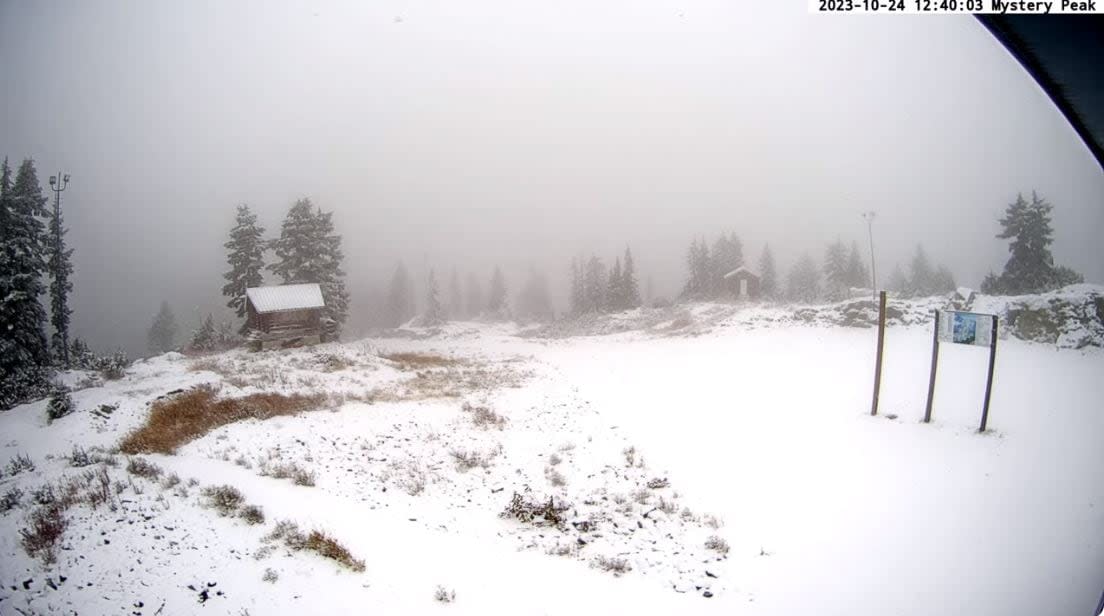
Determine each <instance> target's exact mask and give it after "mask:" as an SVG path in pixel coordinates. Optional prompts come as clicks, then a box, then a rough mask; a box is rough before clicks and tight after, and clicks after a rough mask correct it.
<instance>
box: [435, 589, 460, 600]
mask: <svg viewBox="0 0 1104 616" xmlns="http://www.w3.org/2000/svg"><path fill="white" fill-rule="evenodd" d="M433 599H434V600H435V601H437V602H438V603H452V602H453V601H456V591H455V590H449V589H447V588H445V587H444V586H438V587H437V590H435V591H433Z"/></svg>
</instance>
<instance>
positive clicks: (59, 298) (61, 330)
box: [46, 178, 73, 369]
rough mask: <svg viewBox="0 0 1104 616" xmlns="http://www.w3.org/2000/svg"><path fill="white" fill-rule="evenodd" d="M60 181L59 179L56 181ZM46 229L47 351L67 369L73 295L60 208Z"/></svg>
mask: <svg viewBox="0 0 1104 616" xmlns="http://www.w3.org/2000/svg"><path fill="white" fill-rule="evenodd" d="M58 181H61V178H58ZM49 219H50V223H49V224H50V228H49V231H48V232H47V234H46V254H47V255H49V257H48V258H49V260H48V261H47V263H46V269H47V271H49V273H50V325H52V326H53V328H54V334H53V336H52V337H51V338H50V347H51V349H52V350H53V354H54V357H55V358H56V359H57V360H58V361H59V362H60V363H61V365H62V366H64V367H65V368H66V369H68V368H69V364H70V362H69V317H70V316H71V315H72V314H73V310H72V309H70V308H69V294H70V293H71V292H72V291H73V283H72V282H71V281H70V279H69V278H70V276H72V274H73V262H72V256H73V250H72V249H71V248H66V244H65V234H66V233H68V232H69V230H68V229H66V228H65V221H64V217H63V216H62V213H61V208H55V209H54V210H53V211H51V212H50V217H49Z"/></svg>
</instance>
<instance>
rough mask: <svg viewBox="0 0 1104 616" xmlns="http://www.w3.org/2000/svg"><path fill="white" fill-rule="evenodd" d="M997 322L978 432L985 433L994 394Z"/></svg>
mask: <svg viewBox="0 0 1104 616" xmlns="http://www.w3.org/2000/svg"><path fill="white" fill-rule="evenodd" d="M997 321H998V317H996V316H994V317H993V336H992V340H990V341H989V375H988V376H987V377H986V379H985V403H984V405H983V406H982V407H981V427H980V428H978V432H985V425H986V424H987V423H989V395H990V394H992V393H993V366H994V364H996V361H997Z"/></svg>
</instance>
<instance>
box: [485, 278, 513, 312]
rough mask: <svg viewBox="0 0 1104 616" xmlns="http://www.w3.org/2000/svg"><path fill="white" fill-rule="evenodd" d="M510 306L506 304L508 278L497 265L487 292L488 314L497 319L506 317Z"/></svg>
mask: <svg viewBox="0 0 1104 616" xmlns="http://www.w3.org/2000/svg"><path fill="white" fill-rule="evenodd" d="M507 311H508V308H507V306H506V279H505V278H504V277H503V276H502V270H501V269H499V268H498V266H495V268H494V273H493V274H491V286H490V290H489V291H488V293H487V314H488V315H490V316H491V317H492V318H495V319H505V318H506V316H507Z"/></svg>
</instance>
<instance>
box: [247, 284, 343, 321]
mask: <svg viewBox="0 0 1104 616" xmlns="http://www.w3.org/2000/svg"><path fill="white" fill-rule="evenodd" d="M245 296H246V297H248V298H249V303H251V304H253V309H254V310H256V311H257V312H258V313H261V314H264V313H266V312H283V311H286V310H304V309H307V308H322V307H323V306H325V305H326V303H325V302H323V301H322V289H321V288H319V286H318V285H317V284H313V283H312V284H285V285H281V286H278V287H253V288H252V289H246V290H245Z"/></svg>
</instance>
